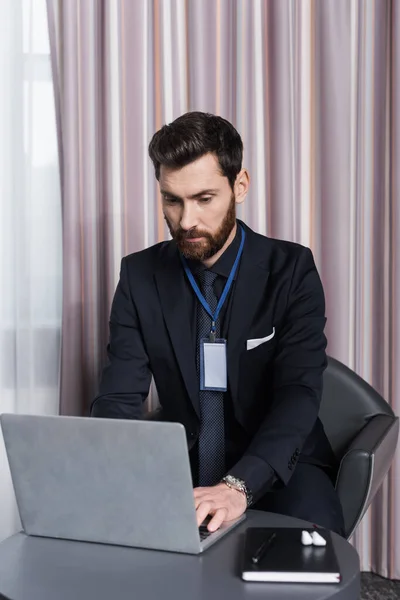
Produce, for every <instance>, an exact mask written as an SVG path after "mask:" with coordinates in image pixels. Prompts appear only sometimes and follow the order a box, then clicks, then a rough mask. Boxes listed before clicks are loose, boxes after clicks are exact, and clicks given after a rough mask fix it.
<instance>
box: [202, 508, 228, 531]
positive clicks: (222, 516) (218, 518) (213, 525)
mask: <svg viewBox="0 0 400 600" xmlns="http://www.w3.org/2000/svg"><path fill="white" fill-rule="evenodd" d="M227 514H228V511H227V509H226V508H218V509H217V510H216V511H215V514H214V516H213V518H212V519H211V521H210V522H209V524H208V527H207V529H208V531H217V529H219V528H220V527H221V525H222V523H223V522H224V521H225V520H226V517H227Z"/></svg>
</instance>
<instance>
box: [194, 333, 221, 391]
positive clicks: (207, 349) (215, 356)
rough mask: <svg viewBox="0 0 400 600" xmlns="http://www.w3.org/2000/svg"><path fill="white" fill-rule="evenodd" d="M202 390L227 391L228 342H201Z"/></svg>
mask: <svg viewBox="0 0 400 600" xmlns="http://www.w3.org/2000/svg"><path fill="white" fill-rule="evenodd" d="M200 390H202V391H206V390H209V391H213V392H226V391H227V368H226V340H224V339H215V341H212V336H211V335H210V338H203V339H202V340H200Z"/></svg>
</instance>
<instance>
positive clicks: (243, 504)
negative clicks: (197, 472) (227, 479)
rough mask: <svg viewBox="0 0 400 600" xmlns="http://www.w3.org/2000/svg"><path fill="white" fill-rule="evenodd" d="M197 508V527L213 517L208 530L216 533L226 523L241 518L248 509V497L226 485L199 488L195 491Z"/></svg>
mask: <svg viewBox="0 0 400 600" xmlns="http://www.w3.org/2000/svg"><path fill="white" fill-rule="evenodd" d="M193 493H194V502H195V507H196V515H197V525H198V526H200V525H201V524H202V522H203V521H204V519H205V518H206V517H207V516H208V515H211V516H212V519H211V520H210V522H209V524H208V526H207V529H208V530H209V531H216V530H217V529H218V528H219V527H221V525H222V523H223V522H224V521H231V520H232V519H236V518H237V517H240V516H241V515H242V514H243V513H244V512H245V511H246V508H247V501H246V496H245V495H244V494H243V493H242V492H239V491H238V490H233V489H231V488H229V487H228V486H227V485H225V483H219V484H218V485H214V486H213V487H198V488H195V489H194V490H193Z"/></svg>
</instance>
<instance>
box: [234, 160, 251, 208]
mask: <svg viewBox="0 0 400 600" xmlns="http://www.w3.org/2000/svg"><path fill="white" fill-rule="evenodd" d="M249 186H250V175H249V173H248V171H247V169H242V170H241V171H240V173H238V175H237V177H236V181H235V185H234V194H235V202H236V204H242V202H244V200H245V198H246V196H247V192H248V190H249Z"/></svg>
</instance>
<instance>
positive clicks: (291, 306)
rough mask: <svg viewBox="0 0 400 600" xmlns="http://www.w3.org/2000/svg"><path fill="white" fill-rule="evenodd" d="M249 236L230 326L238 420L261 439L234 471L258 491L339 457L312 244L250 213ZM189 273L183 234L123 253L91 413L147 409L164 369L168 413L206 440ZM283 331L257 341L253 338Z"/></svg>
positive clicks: (131, 413) (134, 413)
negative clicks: (324, 418)
mask: <svg viewBox="0 0 400 600" xmlns="http://www.w3.org/2000/svg"><path fill="white" fill-rule="evenodd" d="M241 224H242V226H243V227H244V228H245V231H246V241H245V246H244V250H243V255H242V259H241V263H240V267H239V272H238V276H237V280H236V284H235V293H234V297H233V300H232V312H231V318H230V325H229V333H228V345H227V355H228V380H229V388H230V392H231V396H232V402H233V407H234V412H235V416H236V419H237V420H238V422H239V423H240V424H241V425H242V427H243V428H244V429H245V431H246V432H247V434H248V435H249V437H250V438H251V440H252V441H251V442H250V444H249V446H248V448H247V450H246V452H245V454H244V455H243V457H242V458H241V459H240V460H239V462H238V463H237V464H236V465H235V467H234V468H233V469H231V471H230V472H231V473H233V474H234V475H236V476H238V477H240V478H242V479H244V480H245V481H246V483H247V484H248V486H249V487H250V489H252V491H253V492H254V494H255V496H256V497H258V496H260V493H261V491H262V484H263V483H265V484H266V483H267V480H270V476H271V469H270V467H272V469H273V470H274V472H275V474H276V477H277V478H278V481H279V482H281V483H282V484H286V483H287V482H288V481H289V479H290V476H291V474H292V473H293V469H294V467H295V465H296V463H297V461H298V460H299V459H300V460H302V461H306V462H314V463H316V464H321V465H325V466H327V467H332V466H335V465H334V462H335V459H334V456H333V453H332V450H331V448H330V445H329V442H328V440H327V438H326V436H325V433H324V430H323V427H322V424H321V422H320V421H319V419H318V411H319V406H320V401H321V393H322V376H323V371H324V369H325V367H326V353H325V348H326V338H325V336H324V333H323V331H324V327H325V322H326V319H325V301H324V293H323V289H322V285H321V281H320V278H319V275H318V273H317V270H316V267H315V264H314V260H313V257H312V253H311V251H310V250H309V249H308V248H305V247H303V246H300V245H298V244H294V243H291V242H286V241H280V240H274V239H270V238H267V237H264V236H261V235H259V234H257V233H255V232H253V231H252V230H251V229H250V228H249V227H247V226H246V225H244V224H243V223H241ZM184 277H185V274H184V271H183V269H182V265H181V261H180V258H179V253H178V250H177V248H176V245H175V243H174V242H173V241H170V242H162V243H160V244H157V245H155V246H152V247H151V248H148V249H146V250H143V251H141V252H137V253H134V254H131V255H129V256H127V257H125V258H123V259H122V263H121V273H120V280H119V283H118V286H117V289H116V292H115V297H114V301H113V305H112V310H111V317H110V342H109V346H108V356H109V364H108V365H107V366H106V367H105V369H104V371H103V376H102V380H101V385H100V390H99V395H98V396H97V397H96V398H95V400H94V402H93V404H92V415H93V416H99V417H115V418H134V419H135V418H141V416H142V403H143V401H144V400H145V399H146V397H147V395H148V391H149V385H150V381H151V375H152V374H153V376H154V379H155V383H156V387H157V391H158V395H159V400H160V403H161V405H162V407H163V414H164V415H165V417H166V418H167V420H170V421H178V422H180V423H182V424H183V425H184V426H185V428H186V433H187V438H188V444H189V447H191V446H192V445H193V443H194V442H195V441H196V439H197V436H198V432H199V425H200V406H199V393H198V381H197V373H196V364H195V359H194V354H193V351H192V349H193V340H192V339H191V335H192V334H191V319H192V315H191V314H190V310H189V306H188V305H187V303H185V302H184V297H185V294H184V286H185V285H186V282H185V280H184ZM272 333H274V335H273V337H271V339H270V340H269V341H266V342H264V343H260V344H259V345H258V346H257V347H255V348H253V349H249V350H247V340H254V339H262V338H265V337H270V336H271V335H272Z"/></svg>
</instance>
